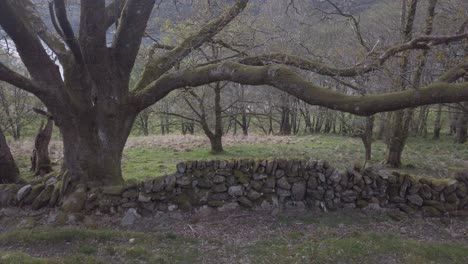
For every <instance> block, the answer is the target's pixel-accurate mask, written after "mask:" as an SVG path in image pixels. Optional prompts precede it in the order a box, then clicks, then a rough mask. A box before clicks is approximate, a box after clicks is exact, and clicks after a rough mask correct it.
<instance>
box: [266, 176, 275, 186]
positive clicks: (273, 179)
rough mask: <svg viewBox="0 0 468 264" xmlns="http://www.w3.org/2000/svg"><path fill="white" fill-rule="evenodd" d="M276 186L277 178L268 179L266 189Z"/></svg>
mask: <svg viewBox="0 0 468 264" xmlns="http://www.w3.org/2000/svg"><path fill="white" fill-rule="evenodd" d="M275 186H276V179H275V177H271V176H270V177H268V178H267V179H266V181H265V187H266V188H275Z"/></svg>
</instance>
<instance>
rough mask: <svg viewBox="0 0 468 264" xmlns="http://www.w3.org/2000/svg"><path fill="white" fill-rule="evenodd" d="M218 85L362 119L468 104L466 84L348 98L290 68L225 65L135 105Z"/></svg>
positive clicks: (156, 86) (157, 89)
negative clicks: (268, 91)
mask: <svg viewBox="0 0 468 264" xmlns="http://www.w3.org/2000/svg"><path fill="white" fill-rule="evenodd" d="M458 67H459V66H458ZM466 70H468V68H466V69H465V71H466ZM219 81H231V82H237V83H240V84H246V85H270V86H273V87H276V88H278V89H280V90H282V91H284V92H287V93H289V94H290V95H293V96H295V97H297V98H299V99H301V100H303V101H305V102H306V103H309V104H311V105H319V106H324V107H327V108H331V109H335V110H339V111H343V112H349V113H353V114H356V115H363V116H369V115H373V114H375V113H378V112H386V111H394V110H398V109H403V108H408V107H416V106H421V105H428V104H436V103H454V102H461V101H467V100H468V83H467V82H465V83H455V84H451V83H446V82H435V83H432V84H430V85H428V86H425V87H423V88H420V89H418V90H406V91H401V92H394V93H384V94H378V95H365V96H349V95H344V94H341V93H338V92H334V91H331V90H328V89H326V88H324V87H321V86H318V85H315V84H313V83H310V82H308V81H306V80H304V79H303V78H302V77H301V76H299V75H297V74H296V73H294V72H293V71H291V70H289V69H288V68H286V67H282V66H279V65H268V66H247V65H242V64H239V63H234V62H226V63H223V64H219V65H210V66H205V67H200V68H195V69H187V70H184V71H181V72H176V73H171V74H166V75H164V76H162V77H161V78H160V79H158V80H157V81H155V82H153V83H151V85H149V86H148V87H147V88H146V89H144V90H142V91H139V92H136V93H135V94H134V95H133V103H134V104H135V106H136V107H137V108H140V109H144V108H146V107H148V106H150V105H152V104H153V103H154V102H156V101H157V100H159V99H160V98H163V97H164V96H165V95H167V94H168V93H169V92H171V91H172V90H175V89H178V88H181V87H196V86H201V85H204V84H208V83H211V82H219Z"/></svg>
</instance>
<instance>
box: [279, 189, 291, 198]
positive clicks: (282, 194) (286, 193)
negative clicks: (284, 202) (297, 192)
mask: <svg viewBox="0 0 468 264" xmlns="http://www.w3.org/2000/svg"><path fill="white" fill-rule="evenodd" d="M276 193H277V194H278V196H280V197H289V196H291V191H290V190H285V189H282V188H278V189H277V190H276Z"/></svg>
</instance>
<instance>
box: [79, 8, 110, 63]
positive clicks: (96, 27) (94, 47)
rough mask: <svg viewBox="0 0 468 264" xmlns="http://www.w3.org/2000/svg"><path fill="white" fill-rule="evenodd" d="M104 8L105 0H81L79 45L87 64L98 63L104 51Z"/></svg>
mask: <svg viewBox="0 0 468 264" xmlns="http://www.w3.org/2000/svg"><path fill="white" fill-rule="evenodd" d="M105 7H106V3H105V0H81V11H80V33H79V43H80V47H81V51H82V53H83V56H84V60H85V61H86V63H87V64H89V63H91V64H95V63H99V60H101V58H102V55H101V54H102V53H104V52H105V49H106V31H107V27H106V25H105V23H104V22H105V20H104V19H105V16H103V13H104V10H105ZM96 54H100V55H101V56H96Z"/></svg>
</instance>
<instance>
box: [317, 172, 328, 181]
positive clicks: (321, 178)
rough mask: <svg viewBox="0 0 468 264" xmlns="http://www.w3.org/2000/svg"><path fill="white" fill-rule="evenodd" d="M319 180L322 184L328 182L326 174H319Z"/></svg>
mask: <svg viewBox="0 0 468 264" xmlns="http://www.w3.org/2000/svg"><path fill="white" fill-rule="evenodd" d="M318 178H319V180H320V182H325V181H326V178H325V174H323V173H319V174H318Z"/></svg>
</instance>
